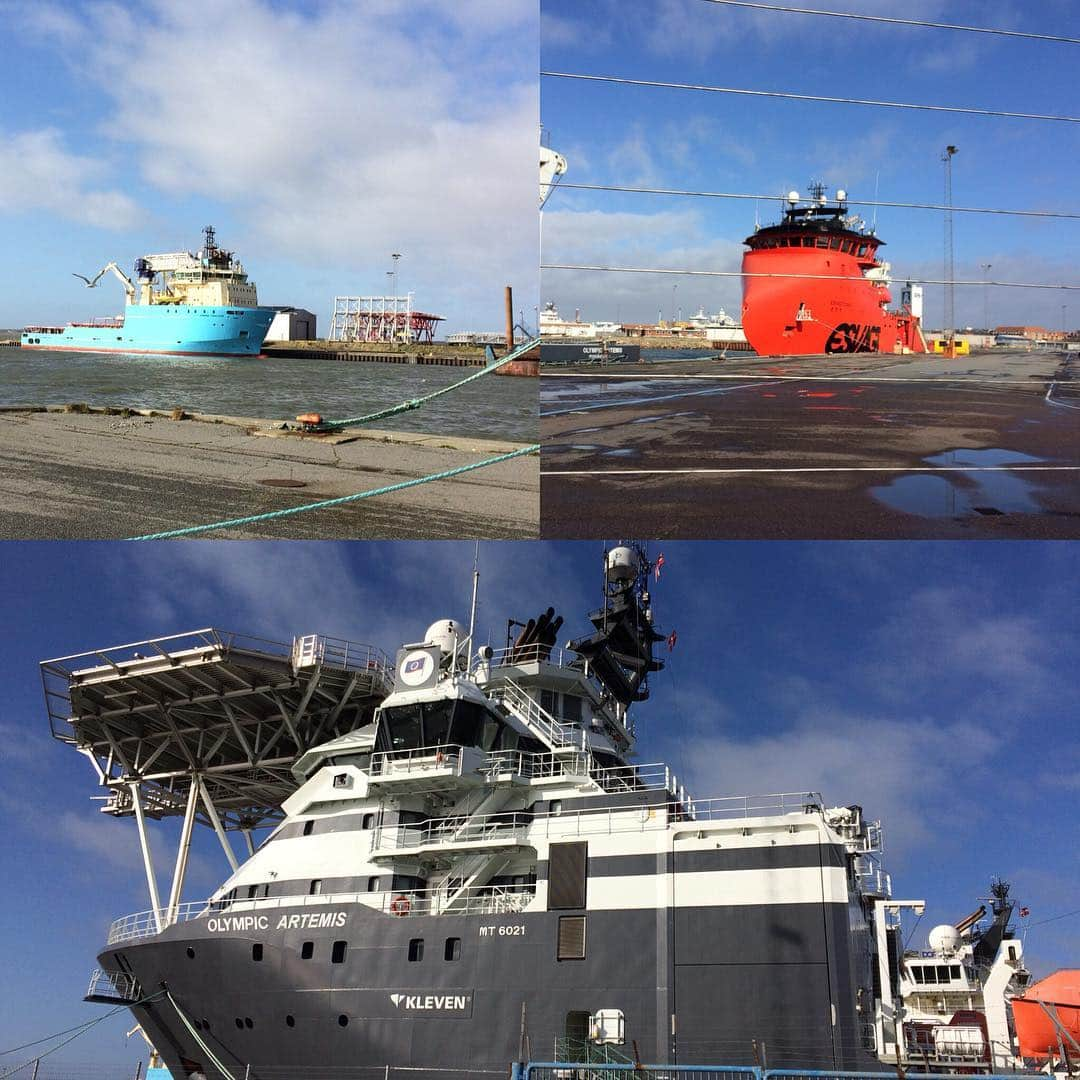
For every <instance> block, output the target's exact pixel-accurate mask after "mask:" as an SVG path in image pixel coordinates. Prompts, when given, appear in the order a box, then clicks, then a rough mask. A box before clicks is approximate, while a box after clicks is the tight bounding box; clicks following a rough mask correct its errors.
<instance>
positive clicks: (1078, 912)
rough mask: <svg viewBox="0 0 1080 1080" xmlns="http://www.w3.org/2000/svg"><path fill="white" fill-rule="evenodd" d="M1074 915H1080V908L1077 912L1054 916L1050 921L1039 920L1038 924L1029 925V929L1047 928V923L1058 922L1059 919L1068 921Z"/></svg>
mask: <svg viewBox="0 0 1080 1080" xmlns="http://www.w3.org/2000/svg"><path fill="white" fill-rule="evenodd" d="M1073 915H1080V908H1077V909H1076V910H1075V911H1066V912H1065V914H1064V915H1054V916H1052V917H1051V918H1049V919H1039V921H1038V922H1032V923H1028V924H1027V929H1029V930H1030V929H1031V927H1033V926H1045V925H1046V924H1047V923H1051V922H1057V921H1058V920H1059V919H1068V918H1070V917H1071V916H1073Z"/></svg>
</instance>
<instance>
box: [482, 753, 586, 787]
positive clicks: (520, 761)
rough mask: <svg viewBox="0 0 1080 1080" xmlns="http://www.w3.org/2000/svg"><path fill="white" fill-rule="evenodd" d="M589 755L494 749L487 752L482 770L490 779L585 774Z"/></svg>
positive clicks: (552, 777) (550, 777) (547, 777)
mask: <svg viewBox="0 0 1080 1080" xmlns="http://www.w3.org/2000/svg"><path fill="white" fill-rule="evenodd" d="M590 760H591V759H590V757H589V754H588V753H586V752H585V751H579V752H578V753H576V754H555V753H545V754H530V753H526V752H525V751H524V750H495V751H492V752H491V753H490V754H488V755H487V758H486V759H485V764H484V770H485V772H486V773H487V775H488V776H489V777H491V778H494V777H496V776H499V775H500V774H506V773H509V774H510V775H512V776H520V777H523V778H524V779H527V780H552V779H558V778H559V777H565V776H575V777H580V776H588V775H589V763H590Z"/></svg>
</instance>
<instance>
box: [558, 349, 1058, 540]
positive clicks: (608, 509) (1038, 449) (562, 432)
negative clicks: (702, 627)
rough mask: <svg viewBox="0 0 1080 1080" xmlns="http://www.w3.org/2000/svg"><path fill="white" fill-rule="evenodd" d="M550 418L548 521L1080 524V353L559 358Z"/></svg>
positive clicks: (672, 527) (880, 534) (1014, 534)
mask: <svg viewBox="0 0 1080 1080" xmlns="http://www.w3.org/2000/svg"><path fill="white" fill-rule="evenodd" d="M541 433H542V443H543V451H542V457H541V499H542V506H543V516H542V533H543V535H545V536H571V537H603V536H618V535H644V536H650V537H657V538H664V537H717V538H740V539H751V538H753V539H794V538H803V539H806V538H822V539H825V538H830V539H846V538H871V537H872V538H898V539H899V538H903V539H913V538H982V537H985V538H993V537H1002V538H1052V537H1080V356H1077V355H1076V354H1073V355H1072V357H1069V356H1066V355H1065V354H1059V353H1058V354H1055V353H1047V352H1041V353H998V354H986V355H984V356H973V357H963V358H958V359H956V360H953V361H944V360H941V359H936V358H927V357H855V358H847V359H840V360H838V359H837V358H835V357H831V358H806V359H796V360H777V359H775V358H772V359H765V358H761V359H757V358H755V359H753V360H745V359H744V360H739V361H734V362H732V361H727V362H724V361H717V360H712V359H708V360H701V361H687V362H682V363H679V364H670V363H668V364H665V365H663V367H662V369H661V368H659V367H658V366H656V365H645V364H642V365H633V366H632V367H630V366H622V365H620V366H618V367H617V368H615V367H613V368H610V369H607V368H606V369H602V370H598V369H596V368H595V367H594V368H591V369H588V368H582V369H578V370H573V369H569V370H568V369H559V370H558V372H557V373H551V372H545V373H544V375H543V376H542V378H541ZM710 470H714V471H710Z"/></svg>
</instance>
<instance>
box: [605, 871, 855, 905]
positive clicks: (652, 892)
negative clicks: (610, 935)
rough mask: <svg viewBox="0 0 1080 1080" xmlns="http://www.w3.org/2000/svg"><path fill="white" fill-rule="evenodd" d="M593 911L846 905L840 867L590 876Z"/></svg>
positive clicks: (844, 875)
mask: <svg viewBox="0 0 1080 1080" xmlns="http://www.w3.org/2000/svg"><path fill="white" fill-rule="evenodd" d="M586 899H587V902H588V908H589V910H591V911H618V910H620V909H628V908H633V909H641V908H656V907H666V906H668V904H669V903H670V904H671V905H672V906H674V907H759V906H762V905H772V904H821V903H825V904H846V903H847V902H848V892H847V876H846V873H845V871H844V870H843V869H842V868H840V867H824V868H818V867H815V866H808V867H802V868H795V869H792V868H784V869H778V870H725V871H721V872H716V871H712V872H708V871H706V872H700V873H693V872H691V873H680V874H664V875H642V876H628V877H612V878H594V877H590V878H589V883H588V893H587V896H586Z"/></svg>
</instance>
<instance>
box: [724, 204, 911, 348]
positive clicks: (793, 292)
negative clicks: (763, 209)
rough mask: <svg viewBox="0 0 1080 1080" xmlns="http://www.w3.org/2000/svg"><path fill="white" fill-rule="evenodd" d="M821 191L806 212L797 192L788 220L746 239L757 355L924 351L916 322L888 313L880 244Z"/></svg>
mask: <svg viewBox="0 0 1080 1080" xmlns="http://www.w3.org/2000/svg"><path fill="white" fill-rule="evenodd" d="M822 190H823V189H822V188H820V187H817V188H816V189H815V190H814V195H815V199H814V201H813V202H812V203H811V204H810V205H809V206H807V207H805V208H796V204H795V201H794V200H795V198H796V196H795V193H794V192H793V193H792V198H791V200H789V201H791V204H792V205H791V209H790V210H788V211H787V212H786V213H785V215H784V220H783V221H782V222H781V223H780V224H778V225H771V226H767V227H765V228H763V229H759V230H758V231H757V232H755V233H754V235H753V236H750V237H747V239H746V241H745V243H746V244H747V246H748V247H749V248H750V250H749V251H747V252H746V253H745V254H744V255H743V262H742V272H743V275H744V276H743V306H742V325H743V330H744V332H745V333H746V339H747V341H748V342H749V343H750V345H751V346H752V347H753V349H754V351H755V352H757V353H758V354H759V355H760V356H792V355H795V356H809V355H815V354H818V355H820V354H824V355H828V354H834V353H925V352H927V351H928V350H927V346H926V341H925V339H924V338H923V335H922V330H921V328H920V326H919V319H918V317H917V316H916V315H913V314H912V313H911V311H909V310H906V309H905V310H903V311H889V310H888V305H889V303H890V302H891V301H892V297H891V296H890V294H889V288H888V284H887V283H886V282H885V281H884V280H883V278H884V277H885V274H886V273H887V271H888V264H886V263H881V262H879V261H878V258H877V249H878V248H879V247H880V246H881V245H882V241H881V240H880V239H879V238H878V237H877V236H875V235H874V234H873V233H868V232H863V231H860V230H859V229H858V228H856V227H855V225H853V224H852V221H853V220H855V219H852V218H850V217H849V216H848V215H847V211H846V207H845V206H844V204H843V203H840V204H838V205H832V206H830V205H828V204H827V203H826V201H825V199H824V197H823V196H822ZM840 196H841V198H843V193H840Z"/></svg>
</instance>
